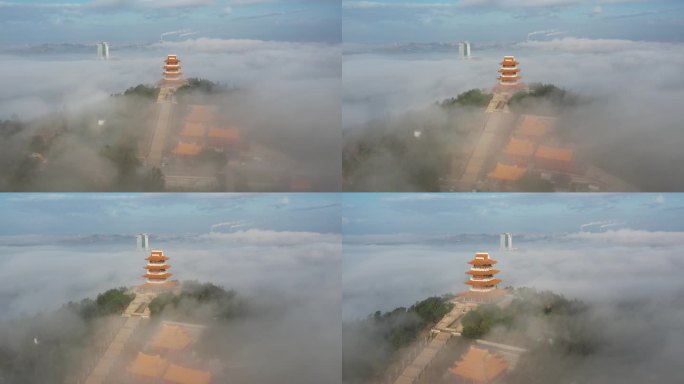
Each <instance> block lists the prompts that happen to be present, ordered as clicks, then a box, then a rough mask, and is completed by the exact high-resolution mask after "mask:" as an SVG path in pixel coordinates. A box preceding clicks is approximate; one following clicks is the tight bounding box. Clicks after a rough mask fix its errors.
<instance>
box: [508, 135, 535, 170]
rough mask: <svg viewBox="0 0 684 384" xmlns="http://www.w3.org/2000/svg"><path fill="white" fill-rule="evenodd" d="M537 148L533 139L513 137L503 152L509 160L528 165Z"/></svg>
mask: <svg viewBox="0 0 684 384" xmlns="http://www.w3.org/2000/svg"><path fill="white" fill-rule="evenodd" d="M535 149H536V145H535V144H534V142H532V141H531V140H528V139H526V138H523V139H516V138H515V137H511V138H510V139H509V140H508V144H507V145H506V148H504V151H503V153H504V156H506V159H507V160H508V161H509V162H512V163H515V164H521V165H524V166H527V162H528V161H529V160H530V158H531V157H532V156H533V155H534V151H535Z"/></svg>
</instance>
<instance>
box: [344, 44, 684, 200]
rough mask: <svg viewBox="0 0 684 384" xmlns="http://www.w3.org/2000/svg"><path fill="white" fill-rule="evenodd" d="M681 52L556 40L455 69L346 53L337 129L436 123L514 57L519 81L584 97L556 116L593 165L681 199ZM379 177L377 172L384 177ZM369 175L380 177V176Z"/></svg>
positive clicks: (493, 50)
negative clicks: (443, 106) (448, 104)
mask: <svg viewBox="0 0 684 384" xmlns="http://www.w3.org/2000/svg"><path fill="white" fill-rule="evenodd" d="M682 52H684V50H682V44H681V43H658V42H646V41H632V40H618V39H585V38H573V37H565V38H561V39H554V40H549V41H527V42H520V43H513V44H508V45H505V46H503V47H501V46H498V47H497V46H493V47H487V48H485V49H483V50H478V46H477V43H476V42H474V43H473V55H474V56H475V57H474V58H473V59H472V60H459V59H458V57H457V55H458V52H457V50H456V48H454V49H453V51H452V52H448V51H445V50H444V49H443V47H442V48H440V49H439V50H436V51H434V52H430V51H428V52H425V51H416V52H401V51H400V52H399V53H396V52H393V53H387V50H384V51H382V50H376V51H375V52H373V53H368V52H365V53H358V54H355V53H353V52H352V53H351V54H347V55H345V56H344V59H343V65H344V79H343V98H342V101H343V109H342V111H343V112H342V116H343V127H344V129H346V130H358V129H359V128H360V127H362V126H364V125H365V124H367V123H368V122H369V121H372V120H377V119H381V120H384V124H385V125H388V126H393V125H397V126H398V125H401V122H402V121H404V120H405V119H406V117H405V116H406V113H407V112H408V111H410V112H412V114H411V119H412V120H415V119H416V118H417V117H420V116H423V119H424V120H426V121H444V120H445V114H446V112H444V111H440V110H439V109H437V108H428V106H430V105H431V104H433V103H434V102H436V101H441V100H444V99H446V98H449V97H454V96H456V95H458V94H460V93H462V92H465V91H467V90H469V89H472V88H486V89H489V88H491V87H492V86H493V85H494V84H495V82H496V77H497V72H496V71H497V69H498V67H499V64H498V63H499V61H500V60H501V58H502V57H503V55H515V56H516V58H517V59H518V61H519V62H520V68H521V75H522V77H523V81H525V82H528V83H538V82H540V83H551V84H555V85H557V86H559V87H562V88H564V89H567V90H568V91H571V92H573V93H576V94H579V95H580V96H582V97H586V101H587V102H585V103H581V104H580V105H578V106H576V107H573V108H568V110H566V111H564V112H563V115H562V117H563V123H562V127H561V129H562V130H563V132H564V135H567V136H566V137H568V138H570V139H572V140H573V141H574V142H575V143H576V144H577V147H578V150H579V151H580V152H581V153H583V154H585V155H586V157H588V158H589V159H590V160H591V161H593V162H594V163H596V164H597V165H599V166H601V167H604V168H607V169H609V170H610V171H612V172H614V173H615V174H616V175H618V176H621V177H622V178H624V179H626V180H627V181H629V182H631V183H633V184H635V185H637V186H638V187H639V188H641V189H643V190H660V191H670V190H672V191H674V190H681V189H682V187H683V186H684V185H682V184H681V183H682V181H681V180H684V177H683V176H684V175H682V174H680V173H679V172H680V171H679V170H677V169H672V168H671V167H669V166H668V164H672V163H673V162H679V161H682V160H684V159H682V158H681V156H682V155H681V151H680V150H679V148H681V147H682V145H684V138H683V136H682V135H680V134H679V133H680V132H679V131H680V129H679V126H680V125H681V122H680V118H681V114H680V113H678V110H677V102H675V100H679V99H681V98H682V97H683V96H684V81H682V79H680V78H679V77H678V76H677V75H676V74H677V73H678V71H679V66H680V63H682V62H683V61H684V53H682ZM390 171H391V169H387V170H386V172H390ZM376 172H379V173H381V174H382V173H383V172H382V171H380V170H376Z"/></svg>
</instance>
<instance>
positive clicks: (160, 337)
mask: <svg viewBox="0 0 684 384" xmlns="http://www.w3.org/2000/svg"><path fill="white" fill-rule="evenodd" d="M192 341H193V339H192V336H190V334H188V332H187V331H186V330H185V329H183V327H179V326H177V325H170V324H164V325H162V327H161V329H160V330H159V332H158V333H157V334H156V336H155V337H154V339H153V340H152V342H151V344H150V345H151V346H152V347H155V348H164V349H170V350H175V351H178V350H182V349H185V348H186V347H187V346H188V345H190V343H192Z"/></svg>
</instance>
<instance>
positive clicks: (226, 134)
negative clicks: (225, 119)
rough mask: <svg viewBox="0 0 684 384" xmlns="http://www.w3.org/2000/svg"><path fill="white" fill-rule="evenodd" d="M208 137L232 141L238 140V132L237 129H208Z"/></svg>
mask: <svg viewBox="0 0 684 384" xmlns="http://www.w3.org/2000/svg"><path fill="white" fill-rule="evenodd" d="M207 136H208V137H211V138H215V139H227V140H232V141H237V140H240V131H239V130H238V129H237V128H232V127H229V128H216V127H213V128H211V129H209V133H208V134H207Z"/></svg>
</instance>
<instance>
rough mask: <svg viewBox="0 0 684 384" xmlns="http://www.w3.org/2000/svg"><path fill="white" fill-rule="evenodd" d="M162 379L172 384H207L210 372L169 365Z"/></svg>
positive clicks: (209, 379)
mask: <svg viewBox="0 0 684 384" xmlns="http://www.w3.org/2000/svg"><path fill="white" fill-rule="evenodd" d="M163 378H164V380H166V381H167V382H169V383H174V384H209V382H210V381H211V372H207V371H200V370H199V369H191V368H185V367H181V366H179V365H175V364H171V365H169V369H167V370H166V373H165V374H164V377H163Z"/></svg>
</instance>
